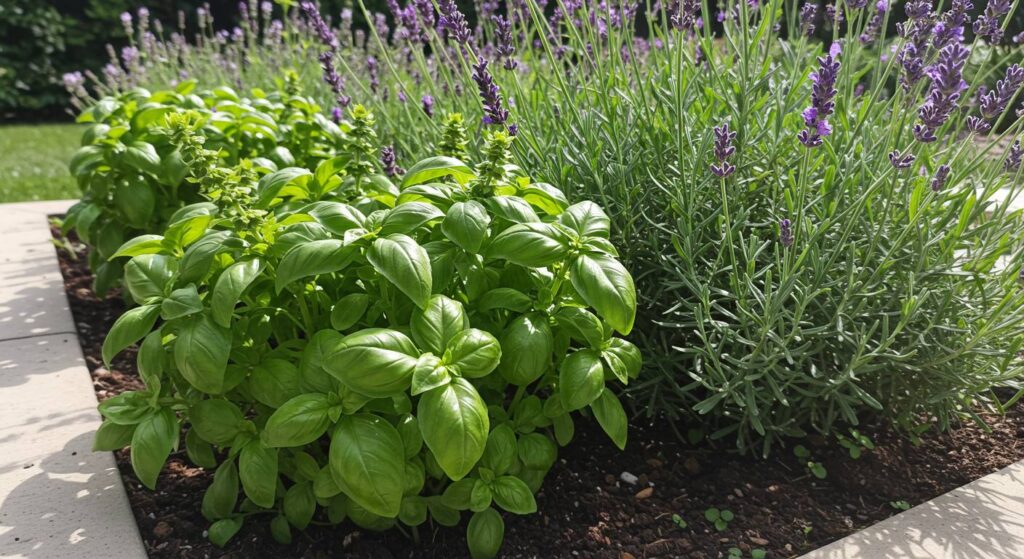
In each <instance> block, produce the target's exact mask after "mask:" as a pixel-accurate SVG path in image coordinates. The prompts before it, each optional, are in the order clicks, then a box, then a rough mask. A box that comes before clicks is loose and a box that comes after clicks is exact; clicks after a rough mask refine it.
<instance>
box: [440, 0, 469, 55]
mask: <svg viewBox="0 0 1024 559" xmlns="http://www.w3.org/2000/svg"><path fill="white" fill-rule="evenodd" d="M437 11H438V12H439V13H440V14H441V17H439V18H438V20H437V25H438V27H440V28H441V29H445V30H447V31H448V32H449V33H451V35H452V37H454V38H455V40H456V41H457V42H458V43H460V44H462V45H466V44H467V43H469V40H470V39H472V38H473V32H472V31H470V29H469V23H467V22H466V16H465V15H463V13H462V12H461V11H459V6H458V4H456V3H455V0H439V1H438V3H437Z"/></svg>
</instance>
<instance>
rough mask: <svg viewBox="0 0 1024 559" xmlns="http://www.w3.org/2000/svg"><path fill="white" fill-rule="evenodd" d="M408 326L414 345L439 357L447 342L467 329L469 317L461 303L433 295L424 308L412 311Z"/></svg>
mask: <svg viewBox="0 0 1024 559" xmlns="http://www.w3.org/2000/svg"><path fill="white" fill-rule="evenodd" d="M409 326H410V328H409V329H410V330H411V331H412V339H413V340H414V341H415V342H416V345H418V346H419V347H421V348H423V349H425V350H427V351H430V352H433V353H434V354H436V355H441V354H442V353H444V350H445V348H446V347H448V342H449V340H451V339H452V338H453V337H455V335H456V334H458V333H459V332H461V331H463V330H465V329H466V328H469V317H467V316H466V311H465V310H464V309H463V308H462V303H459V302H458V301H455V300H454V299H449V298H448V297H445V296H444V295H433V296H431V297H430V300H428V301H427V305H426V306H425V307H424V308H422V309H414V310H413V313H412V319H411V320H410V323H409Z"/></svg>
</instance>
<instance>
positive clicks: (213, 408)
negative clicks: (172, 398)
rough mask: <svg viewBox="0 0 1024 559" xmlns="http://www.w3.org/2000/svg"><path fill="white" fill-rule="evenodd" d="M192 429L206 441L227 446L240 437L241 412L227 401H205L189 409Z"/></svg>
mask: <svg viewBox="0 0 1024 559" xmlns="http://www.w3.org/2000/svg"><path fill="white" fill-rule="evenodd" d="M189 419H190V420H191V421H192V428H193V429H195V430H196V432H197V433H199V436H200V437H202V438H203V440H205V441H209V442H211V443H213V444H215V445H220V446H225V445H228V444H231V441H233V440H234V439H235V437H237V436H238V433H239V429H240V427H241V425H242V420H243V419H244V417H243V416H242V412H241V410H239V409H238V406H236V405H235V404H232V403H231V402H228V401H227V400H213V399H211V400H203V401H201V402H199V403H198V404H196V405H194V406H192V407H191V408H190V409H189Z"/></svg>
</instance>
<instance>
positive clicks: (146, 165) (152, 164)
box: [124, 141, 160, 175]
mask: <svg viewBox="0 0 1024 559" xmlns="http://www.w3.org/2000/svg"><path fill="white" fill-rule="evenodd" d="M124 162H125V164H127V165H129V166H131V167H135V168H136V169H139V170H140V171H145V172H147V173H151V174H153V175H159V174H160V156H159V155H158V154H157V152H156V148H155V147H153V144H150V143H148V142H138V141H137V142H132V143H131V144H129V145H128V149H126V150H124Z"/></svg>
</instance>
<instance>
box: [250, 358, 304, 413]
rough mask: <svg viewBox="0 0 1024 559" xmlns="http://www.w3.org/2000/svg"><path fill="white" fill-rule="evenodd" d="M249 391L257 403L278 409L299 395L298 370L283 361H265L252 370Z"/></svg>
mask: <svg viewBox="0 0 1024 559" xmlns="http://www.w3.org/2000/svg"><path fill="white" fill-rule="evenodd" d="M249 390H250V391H251V392H252V395H253V397H254V398H256V400H257V401H259V402H261V403H263V404H266V405H268V406H270V407H272V408H280V407H281V406H283V405H284V404H285V402H287V401H288V400H290V399H292V398H294V397H296V396H298V395H299V391H300V388H299V369H298V367H296V366H295V365H293V364H291V363H290V362H288V361H286V360H284V359H266V360H264V361H262V362H261V363H260V364H259V365H257V366H256V368H255V369H253V371H252V375H251V376H250V377H249Z"/></svg>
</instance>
